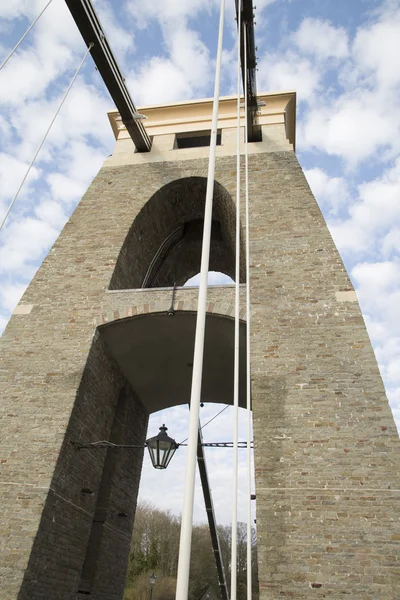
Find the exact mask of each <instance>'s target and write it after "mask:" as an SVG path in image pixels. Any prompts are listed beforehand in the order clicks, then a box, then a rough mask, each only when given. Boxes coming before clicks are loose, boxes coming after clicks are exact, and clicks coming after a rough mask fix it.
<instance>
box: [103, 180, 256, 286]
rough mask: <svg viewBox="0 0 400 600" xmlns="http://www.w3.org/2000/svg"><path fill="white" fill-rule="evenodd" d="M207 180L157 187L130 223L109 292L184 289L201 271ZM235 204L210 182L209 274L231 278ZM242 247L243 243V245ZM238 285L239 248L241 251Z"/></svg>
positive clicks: (174, 182)
mask: <svg viewBox="0 0 400 600" xmlns="http://www.w3.org/2000/svg"><path fill="white" fill-rule="evenodd" d="M206 187H207V179H206V178H205V177H183V178H181V179H177V180H175V181H172V182H170V183H168V184H166V185H164V186H163V187H161V188H160V189H159V190H158V191H157V192H156V193H155V194H153V196H152V197H151V198H150V199H149V200H148V202H147V203H146V204H145V205H144V206H143V207H142V209H141V210H140V212H139V213H138V214H137V216H136V218H135V219H134V221H133V223H132V226H131V227H130V229H129V232H128V234H127V236H126V238H125V241H124V244H123V246H122V248H121V251H120V253H119V256H118V260H117V263H116V266H115V270H114V273H113V276H112V278H111V282H110V289H112V290H116V289H136V288H142V287H146V288H149V287H170V286H173V285H174V283H175V284H177V285H183V284H184V283H185V281H187V280H188V279H189V278H190V277H192V276H193V275H196V274H197V273H198V272H199V270H200V259H201V243H202V235H203V216H204V205H205V197H206ZM235 219H236V216H235V204H234V202H233V200H232V197H231V195H230V194H229V192H228V191H227V190H226V188H225V187H224V186H223V185H222V184H220V183H218V182H217V181H215V183H214V203H213V221H212V229H211V252H210V267H209V268H210V270H211V271H218V272H221V273H225V274H226V275H229V277H231V278H232V279H234V278H235V231H236V221H235ZM242 246H243V244H242ZM241 250H242V251H241V281H244V264H245V257H244V250H243V247H242V249H241Z"/></svg>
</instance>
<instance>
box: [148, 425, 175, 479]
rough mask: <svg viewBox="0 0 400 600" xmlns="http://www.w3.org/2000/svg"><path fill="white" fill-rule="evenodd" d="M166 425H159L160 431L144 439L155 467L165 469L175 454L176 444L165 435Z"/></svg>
mask: <svg viewBox="0 0 400 600" xmlns="http://www.w3.org/2000/svg"><path fill="white" fill-rule="evenodd" d="M167 429H168V428H167V427H165V425H163V426H162V427H160V433H159V434H158V435H156V436H155V437H152V438H149V439H148V440H146V446H147V448H148V450H149V454H150V458H151V462H152V464H153V467H154V468H155V469H166V468H167V467H168V465H169V463H170V462H171V459H172V457H173V455H174V454H175V451H176V449H177V448H178V444H177V443H176V441H175V440H173V439H172V438H170V437H169V436H168V435H167Z"/></svg>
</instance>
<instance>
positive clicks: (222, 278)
mask: <svg viewBox="0 0 400 600" xmlns="http://www.w3.org/2000/svg"><path fill="white" fill-rule="evenodd" d="M207 281H208V285H232V284H234V283H235V282H234V280H233V279H232V277H229V275H226V274H225V273H218V272H217V271H209V272H208V278H207ZM199 285H200V273H197V275H194V276H193V277H190V278H189V279H188V280H187V281H186V282H185V284H184V287H198V286H199Z"/></svg>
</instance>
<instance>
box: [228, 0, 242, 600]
mask: <svg viewBox="0 0 400 600" xmlns="http://www.w3.org/2000/svg"><path fill="white" fill-rule="evenodd" d="M241 9H242V5H241V1H239V4H238V23H237V27H238V36H237V122H236V263H235V339H234V375H233V378H234V379H233V467H232V468H233V475H232V533H231V600H236V596H237V520H238V519H237V495H238V468H239V461H238V422H239V313H240V91H241V82H240V73H241V70H240V37H241V31H240V29H241V14H242V10H241Z"/></svg>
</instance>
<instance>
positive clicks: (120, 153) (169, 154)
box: [105, 91, 296, 166]
mask: <svg viewBox="0 0 400 600" xmlns="http://www.w3.org/2000/svg"><path fill="white" fill-rule="evenodd" d="M258 99H259V102H260V107H259V112H258V123H259V124H260V125H261V129H262V141H261V142H253V143H250V144H249V153H255V154H257V153H259V152H276V151H293V150H294V149H295V137H296V92H294V91H288V92H279V93H269V94H259V96H258ZM242 105H243V98H242ZM138 111H139V113H140V114H142V115H144V116H145V117H146V119H145V120H144V121H143V123H144V126H145V128H146V131H147V133H148V134H149V136H151V137H152V138H153V146H152V150H151V152H149V153H137V152H135V148H134V145H133V143H132V140H131V138H130V136H129V133H128V131H127V130H126V127H125V126H124V124H123V122H122V120H121V117H120V115H119V113H118V111H117V110H111V111H109V112H108V117H109V119H110V123H111V127H112V129H113V132H114V136H115V139H116V148H115V151H114V153H113V155H112V156H111V157H110V158H109V159H108V160H107V161H106V163H105V166H116V165H122V164H136V163H147V162H155V161H161V160H162V161H165V160H182V159H185V160H186V159H190V158H193V159H198V158H203V157H206V156H208V143H207V135H209V133H210V128H211V118H212V99H210V98H207V99H202V100H190V101H186V102H175V103H173V104H160V105H156V106H143V107H140V108H138ZM241 113H242V114H241V125H242V127H243V130H244V124H245V113H244V108H242V110H241ZM236 120H237V97H236V96H225V97H222V98H220V101H219V114H218V133H219V134H220V135H219V139H218V144H219V145H218V146H217V156H218V155H219V156H229V155H232V154H236ZM196 139H197V141H198V143H197V141H196ZM242 139H243V138H242Z"/></svg>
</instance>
